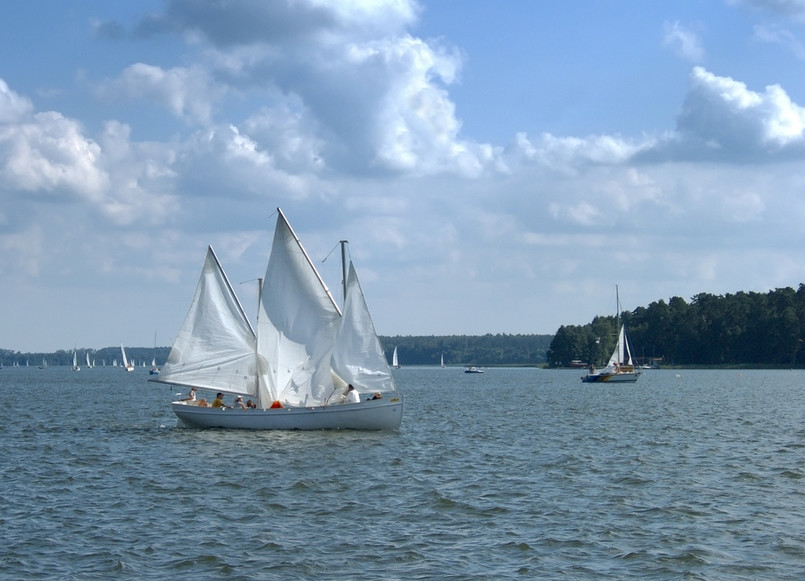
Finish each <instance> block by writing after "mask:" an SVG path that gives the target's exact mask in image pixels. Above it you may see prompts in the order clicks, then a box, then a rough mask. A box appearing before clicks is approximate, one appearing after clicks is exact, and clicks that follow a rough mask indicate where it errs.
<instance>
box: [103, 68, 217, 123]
mask: <svg viewBox="0 0 805 581" xmlns="http://www.w3.org/2000/svg"><path fill="white" fill-rule="evenodd" d="M97 92H98V95H99V96H100V97H102V98H104V99H117V98H121V97H122V98H128V99H135V98H136V99H145V100H147V101H152V102H154V103H158V104H159V105H161V106H163V107H165V108H166V109H168V111H170V112H171V113H172V114H173V115H175V116H176V117H179V118H181V119H184V120H186V121H188V122H191V123H198V124H202V125H207V124H209V123H210V122H211V120H212V112H213V104H214V103H215V102H216V101H218V100H220V99H221V98H222V97H223V94H224V92H225V89H224V87H223V86H222V85H220V84H216V83H213V82H212V79H211V78H210V77H209V75H208V73H207V72H206V71H205V70H204V69H202V68H199V67H190V68H182V67H179V68H173V69H167V70H166V69H162V68H161V67H158V66H153V65H147V64H144V63H136V64H133V65H131V66H129V67H126V69H125V70H124V71H123V72H122V73H121V74H120V76H118V77H117V78H116V79H113V80H110V81H106V82H103V83H100V84H99V85H98V88H97Z"/></svg>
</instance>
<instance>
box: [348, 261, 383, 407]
mask: <svg viewBox="0 0 805 581" xmlns="http://www.w3.org/2000/svg"><path fill="white" fill-rule="evenodd" d="M346 289H347V290H346V299H345V301H344V315H343V317H342V318H341V325H340V326H339V328H338V333H337V334H336V343H335V348H334V350H333V359H332V366H333V371H335V373H336V374H338V376H339V377H340V378H342V379H343V380H344V381H345V382H347V383H351V384H353V385H354V386H355V388H356V390H357V391H358V392H359V393H361V394H362V393H374V392H396V387H395V385H394V379H393V378H392V376H391V370H390V369H389V365H388V362H387V361H386V356H385V355H384V354H383V347H382V346H381V345H380V339H378V337H377V333H376V332H375V326H374V323H373V322H372V317H371V316H370V314H369V308H368V307H367V306H366V299H365V298H364V295H363V291H362V290H361V285H360V283H359V282H358V275H357V273H356V272H355V267H354V266H353V265H352V263H351V262H350V264H349V275H348V276H347V285H346Z"/></svg>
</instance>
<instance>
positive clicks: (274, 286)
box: [149, 209, 403, 430]
mask: <svg viewBox="0 0 805 581" xmlns="http://www.w3.org/2000/svg"><path fill="white" fill-rule="evenodd" d="M277 212H278V216H277V225H276V230H275V232H274V242H273V244H272V248H271V255H270V256H269V260H268V266H267V268H266V274H265V279H264V280H263V279H261V281H260V298H259V301H258V315H257V325H256V327H257V330H256V331H255V330H254V328H253V327H252V325H251V323H250V322H249V320H248V317H246V315H245V313H244V311H243V308H242V307H241V304H240V301H239V300H238V298H237V296H236V295H235V292H234V290H233V289H232V285H231V284H230V283H229V280H228V278H227V277H226V274H225V273H224V271H223V268H222V267H221V265H220V262H219V261H218V258H217V257H216V255H215V252H214V251H213V249H212V247H209V248H208V250H207V258H206V260H205V262H204V267H203V270H202V273H201V277H200V279H199V282H198V285H197V287H196V292H195V296H194V297H193V301H192V303H191V306H190V311H189V312H188V314H187V317H186V318H185V321H184V323H183V324H182V327H181V329H180V330H179V333H178V335H177V338H176V341H175V342H174V344H173V347H172V348H171V352H170V355H169V356H168V360H167V361H166V362H165V365H163V367H162V369H161V372H160V375H159V376H157V377H156V378H153V379H150V380H149V381H155V382H160V383H169V384H174V385H182V386H191V387H196V388H198V389H204V390H212V391H215V392H221V393H225V394H235V395H240V396H242V397H244V398H246V397H248V398H250V399H252V400H254V402H255V407H256V409H237V408H220V407H205V406H203V405H199V403H200V402H196V401H193V402H190V401H175V402H173V403H172V404H171V406H172V408H173V411H174V413H175V414H176V415H177V416H178V417H179V418H180V419H181V420H182V421H183V422H185V423H186V424H189V425H191V426H197V427H205V428H213V427H215V428H238V429H255V430H318V429H342V428H343V429H355V430H384V429H396V428H398V427H399V426H400V423H401V421H402V414H403V397H402V396H401V395H400V394H399V393H398V392H397V388H396V386H395V384H394V379H393V377H392V375H391V370H390V369H389V366H388V363H387V361H386V358H385V356H384V354H383V350H382V348H381V346H380V340H379V339H378V337H377V334H376V332H375V329H374V324H373V322H372V319H371V316H370V315H369V310H368V308H367V306H366V301H365V298H364V296H363V291H362V290H361V287H360V283H359V282H358V276H357V274H356V272H355V268H354V266H353V265H352V263H351V262H350V264H349V272H348V273H347V267H346V256H345V245H346V242H345V241H344V242H342V244H341V258H342V270H343V275H344V278H343V280H344V308H343V313H342V311H341V310H340V309H339V308H338V306H337V305H336V303H335V300H334V299H333V297H332V295H331V294H330V291H329V290H327V287H326V285H325V284H324V282H323V280H322V279H321V277H320V276H319V273H318V272H317V271H316V268H315V267H314V266H313V263H312V262H311V260H310V258H309V257H308V255H307V253H306V252H305V250H304V248H303V247H302V244H301V243H300V242H299V239H298V238H297V237H296V234H295V233H294V232H293V230H292V229H291V226H290V224H288V221H287V219H286V218H285V215H284V214H283V213H282V210H280V209H277ZM348 385H353V386H354V387H355V391H357V393H358V398H357V399H358V400H359V401H358V403H342V401H343V399H344V395H345V392H346V388H347V386H348Z"/></svg>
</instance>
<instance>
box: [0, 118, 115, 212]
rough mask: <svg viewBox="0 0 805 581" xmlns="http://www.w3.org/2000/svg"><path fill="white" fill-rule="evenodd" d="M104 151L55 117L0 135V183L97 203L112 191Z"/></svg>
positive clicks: (74, 125)
mask: <svg viewBox="0 0 805 581" xmlns="http://www.w3.org/2000/svg"><path fill="white" fill-rule="evenodd" d="M100 153H101V152H100V148H99V147H98V145H97V143H95V142H94V141H92V140H91V139H87V138H86V137H85V136H84V135H83V132H82V129H81V127H80V125H79V124H78V123H77V122H76V121H74V120H71V119H67V118H65V117H63V116H62V115H60V114H59V113H56V112H52V111H51V112H44V113H37V114H35V115H33V116H32V117H31V118H30V119H26V120H24V121H22V122H20V123H16V124H9V125H5V126H3V127H2V128H1V129H0V178H2V182H3V184H4V188H5V189H10V190H23V191H29V192H36V191H48V192H54V191H63V190H67V191H70V192H73V193H74V194H76V195H78V196H81V197H85V198H88V199H92V200H97V199H98V198H99V197H100V196H101V195H102V193H103V191H104V188H105V187H106V186H107V185H108V175H107V174H106V172H104V171H103V169H102V168H101V167H100V164H99V158H100Z"/></svg>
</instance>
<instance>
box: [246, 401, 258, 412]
mask: <svg viewBox="0 0 805 581" xmlns="http://www.w3.org/2000/svg"><path fill="white" fill-rule="evenodd" d="M246 407H247V408H249V409H250V410H253V409H257V404H256V403H254V402H253V401H252V400H250V399H247V400H246Z"/></svg>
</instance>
